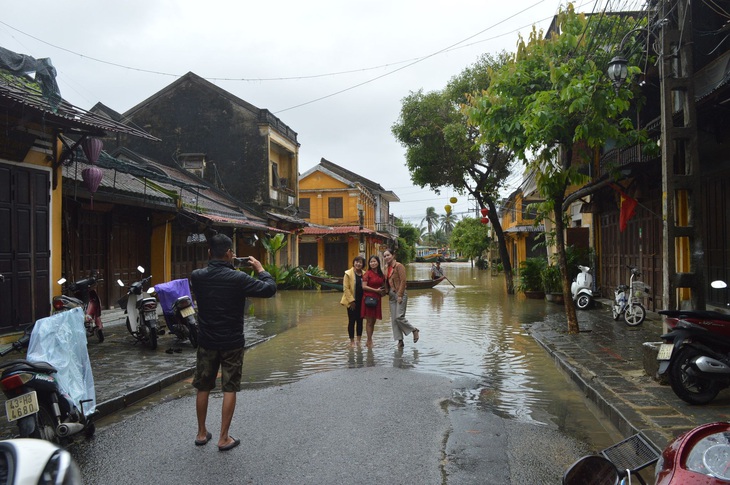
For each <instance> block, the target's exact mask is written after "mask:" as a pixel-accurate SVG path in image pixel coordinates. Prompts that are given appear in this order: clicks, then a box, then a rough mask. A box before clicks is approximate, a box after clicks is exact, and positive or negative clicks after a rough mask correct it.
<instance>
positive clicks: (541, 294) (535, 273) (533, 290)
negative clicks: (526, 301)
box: [517, 258, 547, 298]
mask: <svg viewBox="0 0 730 485" xmlns="http://www.w3.org/2000/svg"><path fill="white" fill-rule="evenodd" d="M546 266H547V260H545V259H543V258H527V259H525V260H524V261H521V262H520V270H519V283H518V285H517V289H518V290H519V291H522V292H523V293H524V294H525V296H526V297H527V298H545V291H544V290H543V286H542V271H543V268H545V267H546Z"/></svg>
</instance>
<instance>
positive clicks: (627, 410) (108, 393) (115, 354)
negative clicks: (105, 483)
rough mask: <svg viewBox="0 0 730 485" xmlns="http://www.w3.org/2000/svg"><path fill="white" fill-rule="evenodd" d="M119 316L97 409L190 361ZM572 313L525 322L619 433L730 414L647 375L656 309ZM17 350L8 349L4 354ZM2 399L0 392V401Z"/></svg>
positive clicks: (112, 316) (99, 352)
mask: <svg viewBox="0 0 730 485" xmlns="http://www.w3.org/2000/svg"><path fill="white" fill-rule="evenodd" d="M124 318H125V315H124V313H123V312H122V311H120V310H107V311H105V312H104V321H105V327H104V333H105V336H106V339H105V341H104V343H102V344H99V343H98V342H95V341H94V340H93V339H90V340H89V345H88V349H89V355H90V358H91V363H92V370H93V373H94V380H95V385H96V393H97V394H96V396H97V410H98V413H99V415H101V416H106V415H109V414H111V413H114V412H116V411H119V410H121V409H124V408H125V407H127V406H129V405H131V404H133V403H135V402H137V401H139V400H141V399H144V398H145V397H148V396H150V395H152V394H153V393H155V392H158V391H160V390H161V389H163V388H164V387H166V386H169V385H171V384H173V383H175V382H178V381H180V380H183V379H186V378H189V377H190V376H192V373H193V368H194V365H195V351H194V350H193V349H192V347H190V344H189V343H187V342H185V343H182V344H180V345H177V346H178V347H180V348H181V351H180V352H175V353H167V352H166V350H167V349H168V348H170V346H171V345H172V344H173V343H175V342H176V340H175V339H174V338H173V337H171V336H170V335H165V336H164V337H161V338H160V340H159V347H158V349H157V350H155V351H152V350H150V349H149V347H147V346H145V345H143V344H142V343H136V344H135V343H133V339H132V337H131V336H130V335H129V333H128V332H127V329H126V326H125V324H124V321H125V320H124ZM578 320H579V323H580V329H581V333H580V334H578V335H569V334H568V333H567V323H566V322H565V317H564V314H563V313H556V314H553V315H550V316H548V317H547V318H546V320H545V321H543V322H540V323H536V324H533V325H531V326H530V328H529V332H530V333H531V335H532V336H533V337H534V338H535V339H536V340H537V341H538V342H539V343H540V344H541V345H542V346H543V347H544V348H545V349H546V350H547V351H548V352H549V353H550V354H551V355H552V356H553V357H554V359H555V362H556V363H557V364H558V365H559V367H561V368H562V369H564V370H565V371H566V373H567V374H568V375H569V376H570V377H571V379H572V380H573V381H574V382H575V383H576V384H577V385H578V386H579V387H580V388H581V389H582V390H583V391H584V393H585V395H586V397H587V398H588V399H590V400H591V401H593V402H594V403H595V404H597V406H598V408H599V409H600V410H601V411H602V412H603V413H604V415H605V416H606V417H607V418H608V419H609V420H610V421H611V422H612V423H613V425H614V426H616V427H617V428H618V429H619V430H620V431H621V433H622V434H623V435H625V436H628V435H630V434H633V433H635V432H636V431H642V432H644V434H645V435H646V436H647V438H649V439H650V440H651V441H652V442H653V443H654V445H655V446H656V447H657V449H663V448H664V446H665V445H666V444H667V442H668V441H669V440H671V439H672V438H674V437H675V436H676V435H678V434H680V433H681V432H683V431H686V430H688V429H691V428H694V427H695V426H697V425H699V424H702V423H706V422H713V421H723V420H730V406H729V405H730V390H725V391H722V392H721V393H720V395H719V396H718V397H717V398H716V399H715V400H714V401H713V402H711V403H710V404H708V405H705V406H690V405H689V404H686V403H685V402H684V401H682V400H680V399H679V398H678V397H677V396H675V395H674V393H673V392H672V390H671V388H670V387H669V386H667V385H660V384H659V383H657V382H656V381H655V380H654V379H652V378H651V377H649V376H648V375H646V373H645V371H644V349H643V347H644V345H643V344H644V342H657V341H659V336H660V335H661V333H662V326H661V318H660V316H659V315H658V314H656V313H652V312H649V314H648V316H647V320H646V321H645V322H644V323H643V324H642V325H640V326H639V327H629V326H627V325H626V324H625V323H624V322H623V320H621V321H618V322H615V321H614V320H613V318H612V317H611V312H610V307H609V306H607V305H598V306H597V307H596V308H593V309H591V310H588V311H582V312H581V311H578ZM251 331H252V332H255V329H253V330H251ZM248 332H249V329H248V328H247V334H246V345H247V347H250V346H252V345H256V344H257V343H260V342H262V341H265V340H266V337H263V336H260V335H250V334H249V333H248ZM20 357H21V355H20V354H14V355H13V354H11V355H8V356H7V357H5V358H4V359H11V358H20ZM4 400H5V399H4V397H2V396H0V401H2V402H4ZM2 402H0V405H2ZM3 407H4V406H3ZM15 433H17V428H15V427H14V426H9V424H8V423H7V421H5V420H4V419H2V420H0V439H5V438H10V437H12V436H13V435H14V434H15Z"/></svg>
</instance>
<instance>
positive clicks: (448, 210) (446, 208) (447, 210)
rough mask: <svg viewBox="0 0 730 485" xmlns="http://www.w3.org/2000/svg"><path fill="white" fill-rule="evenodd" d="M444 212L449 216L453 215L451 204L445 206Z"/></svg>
mask: <svg viewBox="0 0 730 485" xmlns="http://www.w3.org/2000/svg"><path fill="white" fill-rule="evenodd" d="M444 210H445V211H446V213H447V214H451V206H450V205H449V204H446V205H445V206H444Z"/></svg>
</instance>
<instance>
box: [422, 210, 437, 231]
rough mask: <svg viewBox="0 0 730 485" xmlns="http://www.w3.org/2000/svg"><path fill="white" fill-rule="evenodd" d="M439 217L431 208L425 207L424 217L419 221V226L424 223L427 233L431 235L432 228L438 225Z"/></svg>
mask: <svg viewBox="0 0 730 485" xmlns="http://www.w3.org/2000/svg"><path fill="white" fill-rule="evenodd" d="M438 221H439V215H438V214H437V213H436V209H435V208H433V207H426V217H424V218H423V219H421V224H423V223H424V222H425V223H426V227H427V228H428V233H429V234H431V231H433V228H434V227H436V225H438Z"/></svg>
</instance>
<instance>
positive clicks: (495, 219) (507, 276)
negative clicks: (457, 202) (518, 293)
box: [484, 197, 515, 295]
mask: <svg viewBox="0 0 730 485" xmlns="http://www.w3.org/2000/svg"><path fill="white" fill-rule="evenodd" d="M484 202H485V203H486V204H487V205H488V206H489V220H490V221H492V226H494V233H495V234H496V235H497V245H498V246H499V257H500V259H501V260H502V268H503V269H504V283H505V285H506V287H507V294H508V295H514V294H515V282H514V277H513V275H512V263H511V262H510V259H509V251H507V242H506V241H505V239H504V231H503V230H502V225H501V224H500V222H499V215H498V214H497V207H496V206H495V205H494V201H493V200H492V199H491V198H488V197H485V199H484ZM490 264H491V261H490Z"/></svg>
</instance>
